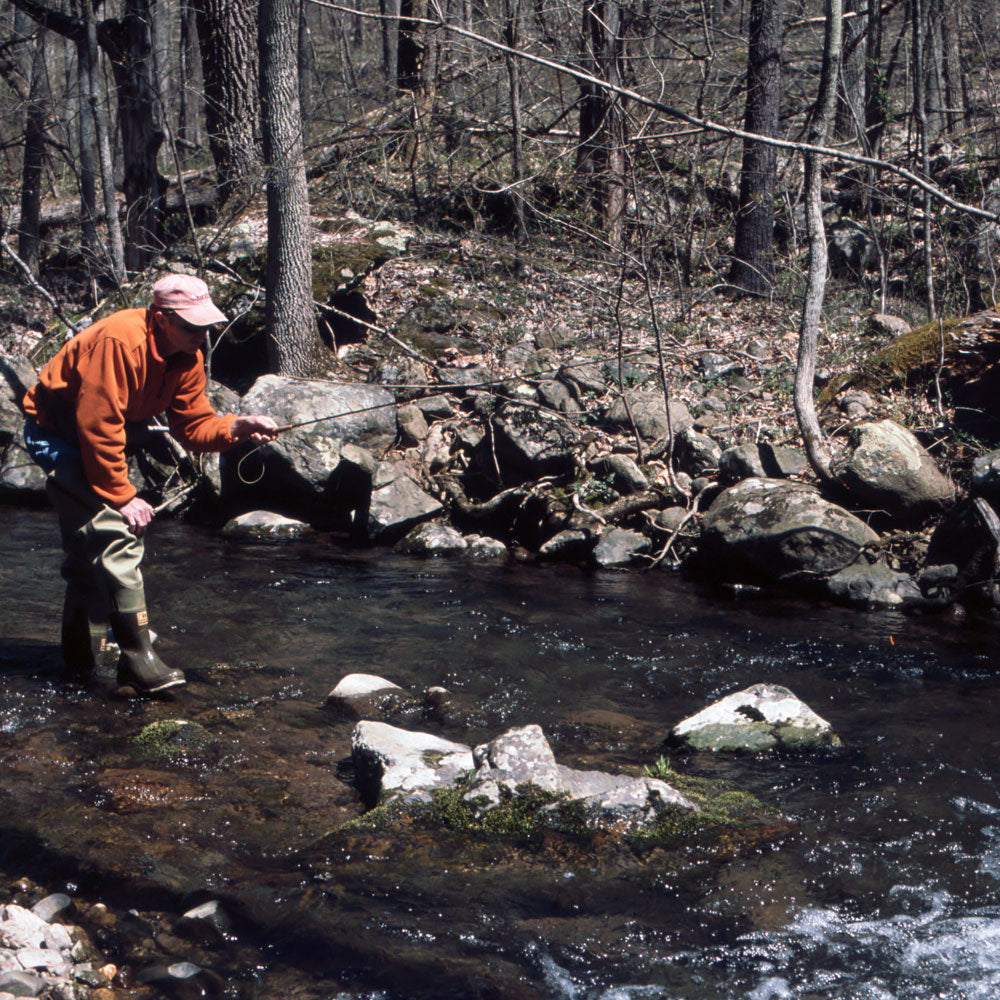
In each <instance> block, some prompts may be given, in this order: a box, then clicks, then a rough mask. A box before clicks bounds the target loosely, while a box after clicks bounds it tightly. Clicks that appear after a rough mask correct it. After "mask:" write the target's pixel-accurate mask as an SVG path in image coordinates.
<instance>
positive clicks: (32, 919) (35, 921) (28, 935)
mask: <svg viewBox="0 0 1000 1000" xmlns="http://www.w3.org/2000/svg"><path fill="white" fill-rule="evenodd" d="M0 920H2V922H0V942H3V943H4V944H5V945H6V946H7V947H8V948H37V947H38V946H39V945H40V944H41V943H42V939H43V937H44V934H45V928H46V927H48V924H47V923H46V922H45V921H44V920H42V918H41V917H38V916H36V915H35V914H34V913H32V912H31V910H26V909H25V908H24V907H23V906H18V905H17V904H16V903H11V904H10V905H8V906H5V907H4V908H3V911H2V913H0Z"/></svg>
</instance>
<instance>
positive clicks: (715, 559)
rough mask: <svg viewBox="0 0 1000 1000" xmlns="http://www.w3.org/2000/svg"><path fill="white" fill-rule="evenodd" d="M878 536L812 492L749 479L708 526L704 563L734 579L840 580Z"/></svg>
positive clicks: (723, 501)
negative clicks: (839, 573) (840, 572)
mask: <svg viewBox="0 0 1000 1000" xmlns="http://www.w3.org/2000/svg"><path fill="white" fill-rule="evenodd" d="M877 540H878V535H877V534H876V533H875V532H874V531H872V529H871V528H869V527H868V525H866V524H865V523H864V522H863V521H861V520H859V519H858V518H856V517H855V516H854V515H853V514H851V513H849V512H848V511H846V510H844V509H843V508H842V507H838V506H837V505H836V504H833V503H830V502H829V501H827V500H824V499H823V498H822V497H821V496H820V495H819V493H818V492H817V491H816V490H815V489H813V488H812V487H810V486H806V485H804V484H802V483H794V482H789V481H787V480H782V479H759V478H752V479H744V480H742V481H741V482H739V483H737V484H736V485H735V486H730V487H729V489H726V490H723V491H722V493H720V494H719V495H718V496H717V497H716V498H715V500H714V502H713V503H712V506H711V507H710V508H709V509H708V511H707V513H706V514H705V517H704V518H703V520H702V530H701V540H700V543H699V549H698V557H699V561H700V562H701V563H702V565H703V566H704V567H705V569H706V570H708V571H709V572H712V573H713V574H715V575H717V576H718V577H720V578H723V579H728V580H751V581H761V580H762V581H765V582H780V583H793V582H797V581H813V580H817V579H821V578H823V577H826V576H832V575H833V574H835V573H838V572H839V571H840V570H842V569H844V568H845V567H846V566H848V565H850V564H851V563H852V562H854V560H855V559H856V558H857V556H858V554H859V553H860V551H861V550H862V548H863V547H864V546H866V545H870V544H872V543H874V542H875V541H877Z"/></svg>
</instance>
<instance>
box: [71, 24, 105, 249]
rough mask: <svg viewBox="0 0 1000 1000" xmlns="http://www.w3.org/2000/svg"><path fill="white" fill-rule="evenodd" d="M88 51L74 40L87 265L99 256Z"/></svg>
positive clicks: (94, 137)
mask: <svg viewBox="0 0 1000 1000" xmlns="http://www.w3.org/2000/svg"><path fill="white" fill-rule="evenodd" d="M89 65H90V53H89V52H88V51H87V41H86V39H80V40H79V41H77V43H76V79H77V93H78V95H79V101H78V107H77V118H78V119H79V129H78V133H77V135H78V141H79V144H80V230H81V235H82V237H83V249H84V252H85V253H86V255H87V262H88V268H89V267H91V266H92V265H93V264H94V263H96V261H97V260H98V259H99V255H98V244H97V222H96V219H97V181H96V173H97V171H96V165H97V132H96V131H95V129H94V115H93V113H92V111H91V107H90V101H89V99H88V95H89V93H90V76H89V69H88V67H89Z"/></svg>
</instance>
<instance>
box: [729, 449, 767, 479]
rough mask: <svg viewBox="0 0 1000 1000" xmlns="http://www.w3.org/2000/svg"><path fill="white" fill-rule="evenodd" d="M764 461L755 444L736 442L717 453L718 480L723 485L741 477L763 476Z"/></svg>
mask: <svg viewBox="0 0 1000 1000" xmlns="http://www.w3.org/2000/svg"><path fill="white" fill-rule="evenodd" d="M765 475H766V473H765V472H764V463H763V462H762V461H761V457H760V451H759V449H758V448H757V445H755V444H738V445H734V446H733V447H732V448H727V449H726V450H725V451H724V452H722V454H721V455H719V482H721V483H722V484H723V485H724V486H730V485H732V484H733V483H738V482H739V481H740V480H741V479H750V478H753V477H757V478H760V479H762V478H764V476H765Z"/></svg>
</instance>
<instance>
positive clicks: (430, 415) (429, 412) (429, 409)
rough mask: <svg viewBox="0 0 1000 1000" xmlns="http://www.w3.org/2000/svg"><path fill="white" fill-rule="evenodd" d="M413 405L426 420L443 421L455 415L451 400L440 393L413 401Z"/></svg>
mask: <svg viewBox="0 0 1000 1000" xmlns="http://www.w3.org/2000/svg"><path fill="white" fill-rule="evenodd" d="M413 405H414V406H416V407H417V408H418V409H419V410H420V412H421V413H422V414H423V415H424V418H425V419H426V420H444V419H446V418H448V417H452V416H454V415H455V407H454V405H453V404H452V402H451V400H450V399H449V398H448V397H447V396H442V395H441V394H440V393H437V394H435V395H433V396H425V397H424V398H422V399H415V400H414V401H413Z"/></svg>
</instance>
